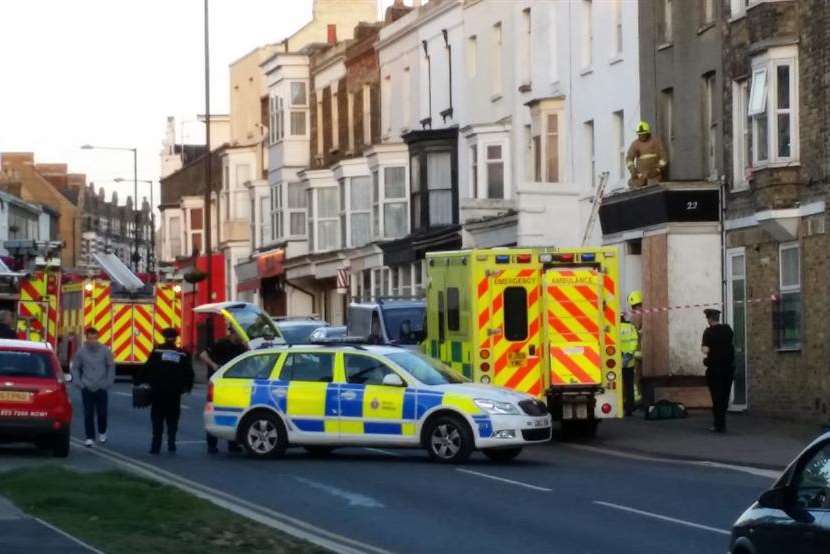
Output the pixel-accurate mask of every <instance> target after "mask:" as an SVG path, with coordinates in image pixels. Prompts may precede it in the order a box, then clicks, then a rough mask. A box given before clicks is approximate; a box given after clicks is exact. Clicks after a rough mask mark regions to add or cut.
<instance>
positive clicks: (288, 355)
mask: <svg viewBox="0 0 830 554" xmlns="http://www.w3.org/2000/svg"><path fill="white" fill-rule="evenodd" d="M334 355H335V353H334V352H310V351H296V350H293V349H292V350H291V351H290V352H285V353H284V355H283V357H282V360H281V363H280V369H279V374H278V377H277V378H278V380H280V381H285V382H288V383H291V382H293V381H298V382H302V383H334V382H335V359H334ZM294 356H326V357H328V358H329V359H330V360H331V365H330V371H331V378H330V379H329V380H328V381H325V380H320V379H317V380H314V381H310V380H307V379H293V378H292V379H286V376H285V373H284V372H285V370H286V364H288V361H289V360H291V359H292V358H293V357H294ZM317 365H318V366H319V365H320V364H317ZM289 369H292V368H289ZM291 377H293V375H292V376H291Z"/></svg>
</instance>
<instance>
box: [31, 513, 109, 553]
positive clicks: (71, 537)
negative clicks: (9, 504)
mask: <svg viewBox="0 0 830 554" xmlns="http://www.w3.org/2000/svg"><path fill="white" fill-rule="evenodd" d="M32 519H34V520H35V521H37V522H38V523H40V524H41V525H45V526H46V527H48V528H49V529H51V530H52V531H54V532H56V533H58V534H59V535H62V536H64V537H66V538H67V539H69V540H70V541H72V542H74V543H75V544H77V545H79V546H82V547H84V548H86V549H87V550H89V551H90V552H94V553H95V554H104V553H103V552H101V551H100V550H98V549H97V548H95V547H94V546H92V545H89V544H87V543H85V542H84V541H82V540H81V539H79V538H77V537H73V536H72V535H70V534H69V533H67V532H66V531H63V530H61V529H58V528H57V527H55V526H54V525H52V524H51V523H49V522H46V521H43V520H42V519H40V518H39V517H33V518H32Z"/></svg>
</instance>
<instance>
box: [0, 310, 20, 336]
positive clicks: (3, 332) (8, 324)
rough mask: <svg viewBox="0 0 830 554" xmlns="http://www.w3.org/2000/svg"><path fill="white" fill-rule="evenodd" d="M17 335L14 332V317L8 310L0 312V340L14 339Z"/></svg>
mask: <svg viewBox="0 0 830 554" xmlns="http://www.w3.org/2000/svg"><path fill="white" fill-rule="evenodd" d="M16 338H17V333H16V332H15V330H14V317H13V316H12V313H11V312H10V311H8V310H2V311H0V339H16Z"/></svg>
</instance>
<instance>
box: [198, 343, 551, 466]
mask: <svg viewBox="0 0 830 554" xmlns="http://www.w3.org/2000/svg"><path fill="white" fill-rule="evenodd" d="M204 418H205V426H206V429H207V432H208V433H210V434H211V435H214V436H216V437H219V438H222V439H227V440H235V441H238V442H239V443H241V444H242V445H243V446H244V447H245V449H246V450H247V452H248V453H249V454H250V455H251V456H253V457H257V458H268V457H278V456H280V455H282V454H283V453H284V452H285V450H286V448H287V447H289V446H302V447H304V448H305V449H307V450H308V451H309V452H311V453H313V454H324V453H328V452H330V451H331V450H333V449H334V448H336V447H343V446H387V447H416V448H417V447H423V448H426V450H427V452H428V453H429V455H430V457H431V458H432V459H433V460H435V461H438V462H444V463H461V462H464V461H465V460H467V458H469V456H470V454H471V453H472V452H473V451H474V450H481V451H482V452H483V453H484V454H485V455H487V456H488V457H489V458H491V459H494V460H499V461H504V460H510V459H513V458H515V457H516V456H518V455H519V453H520V452H521V450H522V447H524V446H525V445H528V444H536V443H544V442H546V441H548V440H549V439H550V436H551V418H550V415H549V414H548V411H547V409H546V407H545V406H544V404H542V403H541V402H539V401H538V400H536V399H534V398H533V397H531V396H528V395H525V394H521V393H517V392H514V391H511V390H508V389H503V388H498V387H493V386H489V385H481V384H473V383H471V382H469V381H468V380H467V379H466V378H465V377H464V376H462V375H461V374H459V373H457V372H455V371H453V370H452V369H450V368H448V367H447V366H445V365H444V364H442V363H441V362H439V361H436V360H433V359H432V358H429V357H427V356H425V355H423V354H421V353H418V352H412V351H409V350H406V349H403V348H400V347H396V346H370V345H360V344H336V345H309V346H276V347H273V348H266V349H262V350H254V351H251V352H248V353H246V354H244V355H242V356H239V357H237V358H235V359H234V360H232V361H231V362H229V363H228V364H226V365H225V366H224V367H222V368H221V369H220V370H219V371H217V372H216V373H215V374H214V375H213V377H212V378H211V380H210V383H209V385H208V402H207V403H206V406H205V412H204Z"/></svg>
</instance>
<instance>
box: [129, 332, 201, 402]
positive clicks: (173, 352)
mask: <svg viewBox="0 0 830 554" xmlns="http://www.w3.org/2000/svg"><path fill="white" fill-rule="evenodd" d="M141 383H147V384H148V385H150V387H151V388H152V397H153V398H154V399H161V398H169V397H177V396H178V395H180V394H182V393H184V392H190V390H191V389H192V388H193V362H192V360H191V359H190V354H188V353H187V352H185V351H184V350H182V349H181V348H177V347H176V346H175V345H167V344H162V345H159V346H157V347H156V349H155V350H153V353H152V354H150V357H149V358H148V359H147V362H146V363H145V364H144V367H142V368H141V371H140V372H139V373H138V376H137V378H136V384H141Z"/></svg>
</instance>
